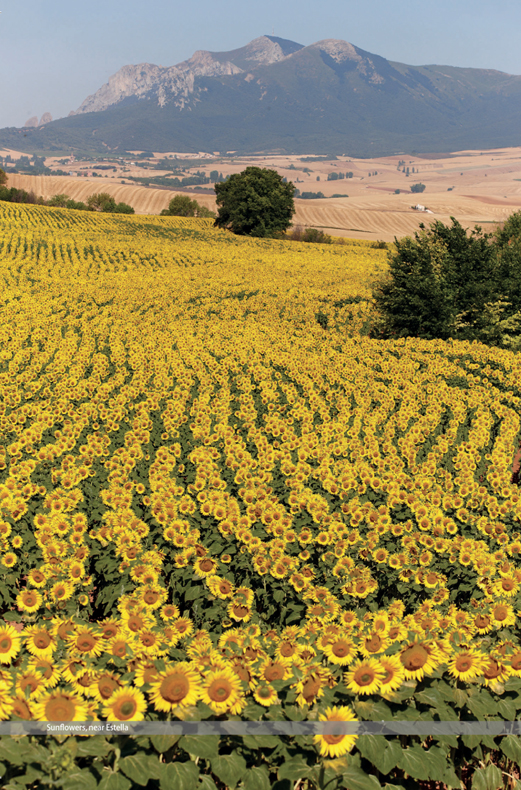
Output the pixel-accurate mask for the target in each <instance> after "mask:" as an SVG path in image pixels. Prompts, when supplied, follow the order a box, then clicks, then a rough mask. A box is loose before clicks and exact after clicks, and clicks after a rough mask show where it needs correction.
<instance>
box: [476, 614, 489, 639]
mask: <svg viewBox="0 0 521 790" xmlns="http://www.w3.org/2000/svg"><path fill="white" fill-rule="evenodd" d="M473 624H474V627H475V628H476V631H477V633H478V634H479V635H480V636H484V635H485V634H488V633H489V631H492V629H493V628H494V624H493V622H492V617H491V615H490V614H487V613H485V612H480V613H479V614H477V615H475V616H474V620H473Z"/></svg>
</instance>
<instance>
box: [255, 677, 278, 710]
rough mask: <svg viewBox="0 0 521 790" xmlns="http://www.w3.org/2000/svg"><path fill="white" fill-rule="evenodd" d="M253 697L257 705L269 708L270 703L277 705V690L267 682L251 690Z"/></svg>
mask: <svg viewBox="0 0 521 790" xmlns="http://www.w3.org/2000/svg"><path fill="white" fill-rule="evenodd" d="M253 697H254V699H255V701H256V702H258V703H259V705H264V706H265V707H266V708H269V706H270V705H277V703H278V702H279V698H278V696H277V692H276V691H275V689H274V688H273V686H270V685H269V683H261V684H260V685H258V686H257V688H256V689H255V691H254V692H253Z"/></svg>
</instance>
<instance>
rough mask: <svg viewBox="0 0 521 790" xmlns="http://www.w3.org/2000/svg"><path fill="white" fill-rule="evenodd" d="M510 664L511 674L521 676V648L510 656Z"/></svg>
mask: <svg viewBox="0 0 521 790" xmlns="http://www.w3.org/2000/svg"><path fill="white" fill-rule="evenodd" d="M508 666H509V670H510V674H511V675H513V676H514V677H517V678H521V650H519V649H517V650H516V652H515V653H512V655H510V656H509V657H508Z"/></svg>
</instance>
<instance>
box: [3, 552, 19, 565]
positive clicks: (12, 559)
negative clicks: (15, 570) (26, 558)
mask: <svg viewBox="0 0 521 790" xmlns="http://www.w3.org/2000/svg"><path fill="white" fill-rule="evenodd" d="M17 561H18V557H17V556H16V554H15V553H14V551H7V552H6V553H5V554H4V556H3V557H2V565H5V567H6V568H12V567H13V565H16V563H17Z"/></svg>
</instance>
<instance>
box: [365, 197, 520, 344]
mask: <svg viewBox="0 0 521 790" xmlns="http://www.w3.org/2000/svg"><path fill="white" fill-rule="evenodd" d="M451 222H452V225H450V226H447V225H444V224H443V223H442V222H439V221H436V222H434V223H433V224H431V225H430V227H429V228H426V227H425V225H423V224H422V225H420V230H419V231H418V232H416V233H415V234H414V237H406V238H404V239H395V242H394V251H390V252H389V270H388V272H387V273H386V274H385V275H383V276H382V277H380V278H379V279H377V280H376V282H375V284H374V287H373V297H374V300H375V304H376V308H377V310H378V313H379V322H378V329H379V332H380V333H381V334H382V335H383V336H384V337H405V336H409V335H410V336H414V337H424V338H427V339H431V338H442V339H446V338H449V337H453V338H457V339H461V340H481V341H483V342H488V343H494V344H498V345H504V346H510V347H517V344H518V342H519V341H518V339H517V338H518V334H519V332H518V327H519V326H520V325H521V212H518V213H517V214H513V215H512V216H511V217H510V218H509V219H508V220H507V222H506V223H505V224H504V226H503V227H502V228H501V229H499V230H497V231H496V233H495V234H492V233H484V232H483V231H482V229H481V228H480V227H479V226H476V227H475V228H474V229H473V230H472V231H470V232H467V231H466V230H465V228H463V227H462V225H461V224H460V223H459V222H458V221H457V220H456V219H454V217H451Z"/></svg>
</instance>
